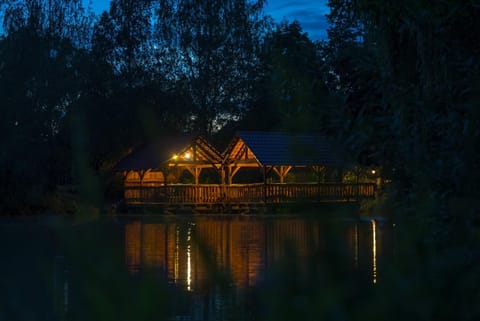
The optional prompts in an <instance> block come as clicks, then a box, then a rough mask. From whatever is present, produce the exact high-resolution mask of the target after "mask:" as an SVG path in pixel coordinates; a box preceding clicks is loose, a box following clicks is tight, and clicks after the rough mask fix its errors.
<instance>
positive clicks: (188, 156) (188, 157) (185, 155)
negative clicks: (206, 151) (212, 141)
mask: <svg viewBox="0 0 480 321" xmlns="http://www.w3.org/2000/svg"><path fill="white" fill-rule="evenodd" d="M183 157H185V159H190V157H192V154H190V153H189V152H186V153H185V154H184V155H183Z"/></svg>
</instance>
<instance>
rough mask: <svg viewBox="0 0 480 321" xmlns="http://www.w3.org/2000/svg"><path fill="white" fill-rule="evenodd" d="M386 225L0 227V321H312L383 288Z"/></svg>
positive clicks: (242, 221)
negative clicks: (266, 320)
mask: <svg viewBox="0 0 480 321" xmlns="http://www.w3.org/2000/svg"><path fill="white" fill-rule="evenodd" d="M160 220H163V221H160ZM389 226H390V225H389V224H387V223H383V222H381V221H371V220H365V221H355V220H351V221H337V222H325V220H313V219H303V218H288V219H287V218H282V219H279V218H275V219H273V218H260V217H256V218H254V217H245V216H236V217H235V216H233V217H228V218H225V217H223V218H218V219H213V218H202V219H198V218H196V219H195V220H194V219H190V218H178V219H177V218H175V220H171V219H169V220H165V219H164V218H157V220H156V221H152V220H146V219H145V218H139V217H137V218H125V219H116V220H112V219H108V220H107V219H106V220H103V221H102V220H99V221H95V222H89V223H85V224H78V225H75V224H69V223H68V222H66V223H65V224H58V225H55V226H54V227H53V226H49V225H35V224H31V225H30V224H23V223H22V224H20V223H19V224H17V225H15V226H10V225H8V226H6V225H5V226H2V225H1V224H0V232H1V233H0V246H3V247H2V248H1V250H2V255H3V256H2V259H3V262H6V264H0V272H1V273H0V274H1V275H3V278H2V280H1V283H2V286H1V287H0V320H147V319H152V318H153V317H154V318H155V319H156V320H165V319H166V320H180V319H181V320H213V319H215V320H231V319H238V320H252V319H253V320H258V319H270V320H294V319H299V320H300V319H302V320H303V319H309V317H308V315H305V313H307V312H308V311H310V312H311V313H312V315H314V314H315V313H319V311H320V310H319V309H318V305H319V304H324V305H327V304H331V305H332V307H331V309H332V311H338V308H337V306H335V304H337V303H338V302H346V303H345V307H347V306H351V305H352V302H360V305H359V306H361V302H362V301H361V298H362V297H363V296H365V293H368V291H364V290H365V289H373V287H372V285H373V284H374V283H376V284H382V282H383V281H384V279H382V271H383V270H382V269H383V268H384V265H385V264H384V263H385V259H386V258H387V257H388V256H389V254H390V252H391V250H392V244H391V235H392V233H391V231H390V227H389ZM31 240H35V242H32V241H31ZM379 288H380V287H375V288H374V289H375V290H377V289H379ZM359 298H360V299H359ZM305 306H307V307H309V308H310V309H308V308H305ZM327 310H328V309H326V308H325V309H324V310H322V311H327ZM292 311H293V312H292ZM302 311H307V312H302ZM302 313H303V314H302ZM38 315H40V316H43V317H39V318H34V317H32V316H38ZM264 316H268V317H264ZM310 319H317V318H313V317H310Z"/></svg>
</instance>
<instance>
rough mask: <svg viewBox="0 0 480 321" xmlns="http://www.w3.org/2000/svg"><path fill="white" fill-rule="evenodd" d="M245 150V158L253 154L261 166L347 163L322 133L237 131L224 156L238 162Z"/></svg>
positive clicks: (339, 165) (339, 164)
mask: <svg viewBox="0 0 480 321" xmlns="http://www.w3.org/2000/svg"><path fill="white" fill-rule="evenodd" d="M242 148H243V149H244V152H242ZM247 149H248V150H247ZM242 153H243V154H244V155H245V156H244V157H245V159H248V158H250V157H251V156H250V155H251V154H253V155H252V156H253V157H254V158H255V159H256V161H257V162H258V163H259V164H260V165H266V166H275V165H291V166H314V165H320V166H332V167H342V166H344V165H345V162H344V161H343V160H342V159H341V157H340V156H339V153H338V152H337V149H336V148H335V147H334V145H333V144H332V143H331V142H330V141H329V140H328V139H327V138H326V137H325V136H323V135H320V134H290V133H281V132H258V131H238V132H237V133H236V136H235V137H234V139H233V140H232V141H231V143H230V145H229V146H228V147H227V149H226V151H225V152H224V157H225V158H226V159H227V160H229V161H235V160H238V159H241V158H242V156H241V154H242Z"/></svg>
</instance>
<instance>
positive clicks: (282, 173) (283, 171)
mask: <svg viewBox="0 0 480 321" xmlns="http://www.w3.org/2000/svg"><path fill="white" fill-rule="evenodd" d="M272 168H273V170H274V171H275V173H277V175H278V177H279V178H280V183H281V184H283V183H285V177H286V176H287V174H288V172H290V170H291V169H292V166H283V165H281V166H273V167H272Z"/></svg>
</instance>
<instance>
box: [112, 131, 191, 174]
mask: <svg viewBox="0 0 480 321" xmlns="http://www.w3.org/2000/svg"><path fill="white" fill-rule="evenodd" d="M194 139H195V136H190V135H179V136H164V137H161V138H158V139H157V140H155V141H154V142H152V143H149V144H145V145H143V146H141V147H139V148H137V149H136V150H135V151H133V152H132V153H130V154H129V155H127V156H126V157H125V158H124V159H122V160H121V161H120V162H119V163H118V164H117V166H115V169H116V170H119V171H124V170H144V169H151V168H157V167H158V166H160V165H161V164H163V163H165V162H166V161H168V160H169V159H171V158H172V156H173V155H175V154H177V153H179V152H180V151H181V150H182V149H184V148H185V147H186V146H188V145H189V144H191V143H192V142H193V141H194Z"/></svg>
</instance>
